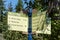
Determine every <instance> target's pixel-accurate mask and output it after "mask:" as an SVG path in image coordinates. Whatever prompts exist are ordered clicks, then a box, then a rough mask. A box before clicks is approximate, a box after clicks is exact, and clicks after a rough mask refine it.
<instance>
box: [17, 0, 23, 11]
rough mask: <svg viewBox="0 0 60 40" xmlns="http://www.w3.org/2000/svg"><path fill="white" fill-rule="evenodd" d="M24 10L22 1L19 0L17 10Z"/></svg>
mask: <svg viewBox="0 0 60 40" xmlns="http://www.w3.org/2000/svg"><path fill="white" fill-rule="evenodd" d="M21 10H22V1H21V0H18V4H17V6H16V12H20V11H21Z"/></svg>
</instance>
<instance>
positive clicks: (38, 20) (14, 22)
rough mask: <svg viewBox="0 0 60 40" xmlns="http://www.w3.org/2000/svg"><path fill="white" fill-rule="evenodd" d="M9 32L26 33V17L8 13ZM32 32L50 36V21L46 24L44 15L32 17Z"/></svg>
mask: <svg viewBox="0 0 60 40" xmlns="http://www.w3.org/2000/svg"><path fill="white" fill-rule="evenodd" d="M8 26H9V28H8V29H9V30H14V31H23V32H27V33H28V17H23V16H21V13H13V12H8ZM32 32H36V33H43V34H51V20H50V23H49V24H48V26H47V24H46V14H45V13H41V14H40V15H39V16H35V17H32Z"/></svg>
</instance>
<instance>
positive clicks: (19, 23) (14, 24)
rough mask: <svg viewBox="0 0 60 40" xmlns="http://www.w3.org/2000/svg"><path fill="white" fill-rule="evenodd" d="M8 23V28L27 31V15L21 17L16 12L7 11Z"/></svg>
mask: <svg viewBox="0 0 60 40" xmlns="http://www.w3.org/2000/svg"><path fill="white" fill-rule="evenodd" d="M8 25H9V27H10V28H9V30H15V31H25V32H27V31H28V19H27V17H21V16H20V14H18V13H12V12H8Z"/></svg>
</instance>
